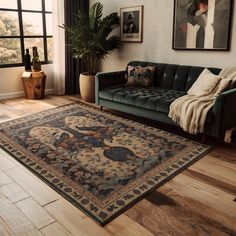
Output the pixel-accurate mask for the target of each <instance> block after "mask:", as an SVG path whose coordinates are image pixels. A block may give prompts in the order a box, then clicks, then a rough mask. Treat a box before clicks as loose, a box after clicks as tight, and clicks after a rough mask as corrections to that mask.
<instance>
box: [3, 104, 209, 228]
mask: <svg viewBox="0 0 236 236" xmlns="http://www.w3.org/2000/svg"><path fill="white" fill-rule="evenodd" d="M0 146H1V147H2V148H3V149H5V150H6V151H7V152H8V153H10V154H11V155H12V156H13V157H14V158H15V159H16V160H18V161H19V162H20V163H22V164H23V165H24V166H26V167H27V168H28V169H30V170H31V171H32V172H33V173H34V174H36V175H37V176H38V177H40V178H41V179H42V180H44V181H45V182H46V183H47V184H48V185H50V186H51V187H52V188H54V189H55V190H56V191H57V192H59V193H60V194H61V195H62V196H64V197H65V198H66V199H68V200H69V201H70V202H72V203H73V204H74V205H75V206H77V207H78V208H79V209H81V210H82V211H83V212H84V213H86V214H87V215H88V216H90V217H91V218H93V219H94V220H95V221H97V222H98V223H100V224H101V225H104V224H106V223H108V222H109V221H111V220H112V219H114V218H115V217H117V216H118V215H119V214H121V213H122V212H124V211H125V210H126V209H128V208H129V207H131V206H132V205H133V204H134V203H136V202H137V201H139V200H141V199H142V198H143V197H144V196H146V195H147V194H148V193H150V192H151V191H154V190H155V189H157V187H159V186H160V185H162V184H163V183H165V182H166V181H168V180H169V179H170V178H172V177H173V176H175V175H176V174H178V173H180V172H181V171H182V170H184V169H185V168H186V167H187V166H189V165H190V164H192V163H193V162H194V161H196V160H198V159H199V158H200V157H202V156H203V155H204V154H205V153H206V152H207V151H208V150H209V146H206V145H203V144H200V143H197V142H194V141H192V140H189V139H186V138H183V137H179V136H177V135H173V134H171V133H168V132H165V131H162V130H159V129H156V128H153V127H149V126H146V125H143V124H140V123H137V122H133V121H130V120H127V119H124V118H120V117H118V116H115V115H112V114H110V113H107V112H102V111H99V110H98V109H96V108H93V107H91V106H88V105H84V104H81V103H74V104H70V105H66V106H62V107H59V108H54V109H51V110H47V111H44V112H41V113H37V114H34V115H30V116H27V117H23V118H19V119H16V120H12V121H8V122H6V123H2V124H0Z"/></svg>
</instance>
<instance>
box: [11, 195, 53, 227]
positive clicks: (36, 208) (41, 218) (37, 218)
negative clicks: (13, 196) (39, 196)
mask: <svg viewBox="0 0 236 236" xmlns="http://www.w3.org/2000/svg"><path fill="white" fill-rule="evenodd" d="M15 205H16V206H17V207H18V208H19V209H20V210H21V211H22V212H23V213H24V215H25V216H27V217H28V218H29V219H30V221H31V222H32V223H33V224H34V225H35V226H36V227H37V228H38V229H41V228H43V227H45V226H47V225H49V224H51V223H53V222H55V220H54V219H53V218H52V217H51V216H50V215H49V214H48V213H47V211H45V210H44V209H43V207H41V206H40V205H39V204H38V203H37V202H36V201H35V200H34V199H32V198H27V199H24V200H22V201H19V202H17V203H16V204H15Z"/></svg>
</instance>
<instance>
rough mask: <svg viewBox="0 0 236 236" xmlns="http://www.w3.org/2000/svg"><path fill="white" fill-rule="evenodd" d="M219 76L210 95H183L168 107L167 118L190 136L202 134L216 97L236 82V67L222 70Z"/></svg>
mask: <svg viewBox="0 0 236 236" xmlns="http://www.w3.org/2000/svg"><path fill="white" fill-rule="evenodd" d="M219 76H220V77H221V78H222V79H221V80H220V82H219V83H218V84H217V86H216V87H215V88H214V89H213V90H212V91H211V93H209V94H207V95H201V96H194V95H185V96H182V97H180V98H178V99H176V100H175V101H174V102H173V103H172V104H171V105H170V110H169V117H170V118H171V119H172V120H173V121H174V122H176V123H178V124H179V125H180V126H181V127H182V128H183V130H184V131H186V132H189V133H191V134H197V133H203V131H204V124H205V121H206V118H207V113H208V111H209V110H210V109H211V108H212V107H213V105H214V103H215V98H216V96H218V95H219V94H220V93H221V92H222V91H224V90H226V89H228V88H230V87H232V86H233V83H235V82H236V67H227V68H225V69H223V70H222V71H221V72H220V74H219Z"/></svg>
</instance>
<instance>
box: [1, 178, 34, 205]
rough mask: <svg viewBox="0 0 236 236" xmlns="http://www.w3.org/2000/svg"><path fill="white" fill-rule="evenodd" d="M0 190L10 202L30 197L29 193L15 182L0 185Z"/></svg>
mask: <svg viewBox="0 0 236 236" xmlns="http://www.w3.org/2000/svg"><path fill="white" fill-rule="evenodd" d="M0 192H1V193H2V194H3V195H4V196H5V197H7V198H8V199H9V200H10V201H11V202H12V203H15V202H18V201H21V200H23V199H25V198H28V197H30V195H29V194H28V193H27V192H26V191H25V190H24V189H23V188H22V187H20V186H19V185H18V184H17V183H15V182H13V183H10V184H7V185H4V186H2V187H1V188H0Z"/></svg>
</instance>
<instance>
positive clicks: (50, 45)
mask: <svg viewBox="0 0 236 236" xmlns="http://www.w3.org/2000/svg"><path fill="white" fill-rule="evenodd" d="M47 42H48V60H49V61H53V48H52V38H47Z"/></svg>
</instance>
